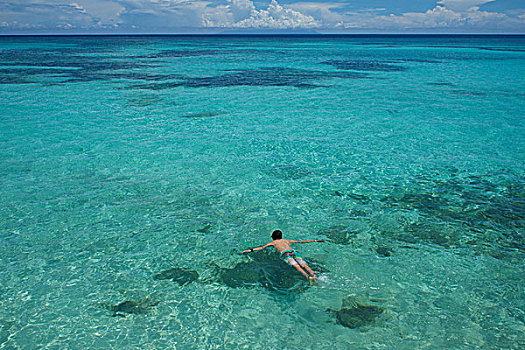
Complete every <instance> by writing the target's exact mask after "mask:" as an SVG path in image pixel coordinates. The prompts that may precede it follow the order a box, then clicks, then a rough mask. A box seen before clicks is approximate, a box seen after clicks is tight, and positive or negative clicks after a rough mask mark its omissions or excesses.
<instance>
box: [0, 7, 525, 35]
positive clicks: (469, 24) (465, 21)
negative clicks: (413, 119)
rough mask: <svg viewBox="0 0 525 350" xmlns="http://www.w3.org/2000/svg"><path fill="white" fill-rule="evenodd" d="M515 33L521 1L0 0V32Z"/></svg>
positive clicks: (522, 29) (521, 25)
mask: <svg viewBox="0 0 525 350" xmlns="http://www.w3.org/2000/svg"><path fill="white" fill-rule="evenodd" d="M223 32H226V33H237V32H238V33H242V32H249V33H251V32H256V33H259V32H261V33H263V32H270V33H272V32H284V33H287V32H290V33H298V32H312V33H350V34H351V33H516V34H525V0H346V1H342V0H326V1H323V0H313V1H308V0H16V1H12V0H0V34H27V33H30V34H49V33H57V34H68V33H70V34H77V33H88V34H104V33H107V34H110V33H151V34H153V33H162V34H178V33H223Z"/></svg>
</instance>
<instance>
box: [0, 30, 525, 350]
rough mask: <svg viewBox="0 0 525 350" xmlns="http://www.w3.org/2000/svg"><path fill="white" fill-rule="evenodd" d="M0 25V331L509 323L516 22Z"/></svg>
mask: <svg viewBox="0 0 525 350" xmlns="http://www.w3.org/2000/svg"><path fill="white" fill-rule="evenodd" d="M0 48H1V51H0V83H2V85H1V88H0V104H1V107H2V114H1V117H0V162H1V165H2V166H1V167H0V180H1V183H2V192H1V193H2V203H3V205H2V206H1V207H0V230H1V231H0V241H1V244H0V271H1V272H0V281H1V283H0V295H1V296H2V297H1V298H0V303H1V305H0V349H10V348H17V347H19V348H23V349H34V348H50V349H53V348H64V347H67V346H69V347H71V348H78V349H84V348H100V349H107V348H145V349H148V348H151V349H154V348H177V349H179V348H181V349H191V348H201V349H203V348H204V349H208V348H209V349H213V348H232V349H235V348H250V349H252V348H261V349H270V348H289V349H299V348H302V349H304V348H307V349H308V348H311V349H333V348H341V349H345V348H370V349H382V348H396V349H413V348H458V349H468V348H502V349H518V348H521V347H523V346H524V345H525V338H524V336H523V334H525V324H524V323H525V315H524V304H525V301H524V300H525V298H524V290H523V285H524V278H523V276H524V248H525V246H524V242H525V238H524V231H523V227H524V217H525V203H524V197H525V195H524V193H525V191H524V189H525V177H524V175H525V171H524V170H525V167H524V162H523V160H524V149H525V148H524V144H525V141H524V139H525V138H524V136H525V132H524V126H523V125H524V124H523V117H524V115H523V111H524V110H525V108H524V107H525V95H524V93H523V91H525V80H524V79H523V77H524V72H525V52H524V50H525V39H524V37H523V36H512V37H505V36H500V37H464V36H463V37H462V36H459V37H425V36H422V37H403V36H401V37H395V36H392V37H380V36H374V37H69V38H67V37H40V38H31V37H12V38H8V37H3V38H1V39H0ZM276 228H280V229H281V230H283V232H284V234H285V237H289V238H294V239H310V238H324V239H326V240H327V242H326V243H324V244H317V243H315V244H308V245H300V246H297V249H298V250H299V251H300V252H301V253H302V255H303V256H304V257H305V259H306V260H307V261H309V262H311V263H312V264H314V265H315V267H316V270H317V271H318V272H320V281H319V283H318V285H317V286H313V287H308V286H306V285H304V284H302V282H301V280H300V279H297V280H295V279H294V278H295V277H296V276H295V275H293V274H290V275H287V274H286V273H289V272H290V271H289V270H287V268H286V267H285V266H284V267H283V266H282V263H280V262H279V260H278V257H277V254H276V253H273V252H269V253H268V254H262V253H259V255H251V256H242V255H239V252H240V251H242V250H243V249H246V248H249V247H252V246H257V245H262V244H264V243H266V242H267V241H268V240H269V239H270V238H269V236H270V233H271V231H272V230H274V229H276ZM274 266H277V268H273V267H274ZM172 268H179V269H184V270H185V271H195V272H197V273H198V275H199V277H198V280H195V281H193V280H192V279H191V278H190V277H191V276H189V277H188V276H187V277H188V278H189V279H188V281H186V282H187V283H178V282H181V281H173V280H171V279H169V278H166V279H164V277H162V278H160V277H158V276H159V274H160V275H161V276H165V275H166V273H165V274H164V275H162V273H163V272H165V271H170V269H172ZM232 268H236V269H237V271H238V273H235V272H234V270H232ZM172 271H180V270H172ZM168 275H169V273H168ZM155 276H157V277H155ZM282 276H284V277H282ZM348 296H353V297H355V298H357V299H358V300H361V301H362V302H365V303H369V304H373V305H376V306H379V307H382V308H383V309H384V311H383V312H382V313H381V314H380V315H379V316H378V317H377V318H376V319H375V320H374V322H372V323H370V324H365V325H363V326H361V327H358V328H354V329H351V328H348V327H344V326H343V325H341V324H338V323H337V322H336V317H335V315H334V313H333V312H331V311H327V309H339V308H340V307H341V302H342V300H343V299H345V298H346V297H348ZM125 301H131V302H134V303H136V304H134V305H135V307H131V308H128V309H125V308H124V307H123V306H122V304H121V303H123V302H125ZM118 305H121V307H120V308H119V307H118ZM127 305H129V304H127ZM284 341H286V343H283V342H284Z"/></svg>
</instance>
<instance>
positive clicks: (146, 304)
mask: <svg viewBox="0 0 525 350" xmlns="http://www.w3.org/2000/svg"><path fill="white" fill-rule="evenodd" d="M158 303H159V302H158V301H151V300H149V299H147V298H146V299H143V300H141V301H138V302H136V301H130V300H126V301H123V302H122V303H120V304H117V305H112V306H105V308H107V309H108V310H110V311H113V315H112V316H113V317H117V316H119V317H126V316H127V315H126V314H128V315H130V314H148V313H150V312H151V311H152V310H151V308H152V307H153V306H156V305H157V304H158Z"/></svg>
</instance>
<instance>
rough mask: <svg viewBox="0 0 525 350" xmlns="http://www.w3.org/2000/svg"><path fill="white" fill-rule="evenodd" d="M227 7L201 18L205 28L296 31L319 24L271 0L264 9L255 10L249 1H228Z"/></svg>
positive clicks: (209, 12)
mask: <svg viewBox="0 0 525 350" xmlns="http://www.w3.org/2000/svg"><path fill="white" fill-rule="evenodd" d="M228 2H229V5H227V6H224V7H217V8H215V9H216V11H214V12H211V11H208V12H207V13H206V14H205V15H204V16H203V25H204V26H207V27H232V28H270V29H288V28H292V29H296V28H317V27H320V26H321V23H320V22H319V21H317V20H316V19H315V18H314V17H312V16H310V15H306V14H304V13H302V12H300V11H297V10H294V9H291V8H285V7H283V6H281V5H280V4H279V3H278V2H277V1H276V0H272V1H271V3H270V4H269V5H268V7H267V8H266V9H260V10H257V9H256V8H255V5H254V4H253V2H252V1H250V0H228Z"/></svg>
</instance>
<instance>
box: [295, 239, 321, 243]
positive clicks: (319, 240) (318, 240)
mask: <svg viewBox="0 0 525 350" xmlns="http://www.w3.org/2000/svg"><path fill="white" fill-rule="evenodd" d="M312 242H324V239H309V240H307V241H293V240H290V243H312Z"/></svg>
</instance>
